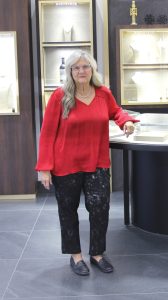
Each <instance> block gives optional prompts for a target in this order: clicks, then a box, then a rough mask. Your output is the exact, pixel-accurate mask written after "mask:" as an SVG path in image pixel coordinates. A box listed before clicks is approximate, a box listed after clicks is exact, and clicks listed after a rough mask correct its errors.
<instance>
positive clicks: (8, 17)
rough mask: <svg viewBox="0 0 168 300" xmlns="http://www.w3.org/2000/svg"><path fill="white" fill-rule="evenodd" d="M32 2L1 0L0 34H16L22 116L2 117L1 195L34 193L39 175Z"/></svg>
mask: <svg viewBox="0 0 168 300" xmlns="http://www.w3.org/2000/svg"><path fill="white" fill-rule="evenodd" d="M30 25H31V24H30V7H29V0H0V31H7V30H9V31H16V33H17V55H18V77H19V102H20V115H19V116H14V115H13V116H5V115H0V195H6V194H9V195H11V194H33V193H35V180H36V176H37V175H36V173H35V171H34V165H35V153H36V151H35V138H34V117H33V112H34V107H33V84H32V82H33V78H32V59H31V35H30V34H31V26H30Z"/></svg>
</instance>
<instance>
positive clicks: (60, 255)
mask: <svg viewBox="0 0 168 300" xmlns="http://www.w3.org/2000/svg"><path fill="white" fill-rule="evenodd" d="M163 254H166V255H168V252H166V253H165V252H162V253H151V254H123V255H122V254H121V255H120V254H112V255H110V258H113V257H137V256H159V255H163ZM69 255H70V254H62V253H60V254H56V255H55V256H53V257H51V256H50V257H23V258H22V259H21V260H22V261H28V260H30V261H31V260H36V261H41V260H43V261H53V260H55V259H59V260H60V259H62V260H64V259H67V258H68V257H69ZM83 256H84V257H85V259H86V260H87V259H89V255H87V254H85V255H83ZM0 260H16V259H14V258H11V259H9V258H8V259H5V258H4V259H0Z"/></svg>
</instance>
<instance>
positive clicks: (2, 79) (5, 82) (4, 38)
mask: <svg viewBox="0 0 168 300" xmlns="http://www.w3.org/2000/svg"><path fill="white" fill-rule="evenodd" d="M0 114H19V95H18V71H17V49H16V32H9V31H6V32H2V31H1V32H0Z"/></svg>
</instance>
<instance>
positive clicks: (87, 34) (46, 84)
mask: <svg viewBox="0 0 168 300" xmlns="http://www.w3.org/2000/svg"><path fill="white" fill-rule="evenodd" d="M92 2H93V1H92V0H77V1H74V0H72V1H65V0H62V1H57V0H54V1H53V0H39V1H38V12H39V32H40V60H41V90H42V107H43V112H44V110H45V107H46V104H47V102H48V99H49V96H50V95H51V93H52V91H53V90H54V89H55V88H56V87H59V86H61V85H62V84H63V81H64V78H65V74H64V72H65V65H64V63H65V62H66V58H67V57H68V56H69V55H70V54H71V53H72V51H74V50H75V49H77V48H80V49H84V50H86V51H88V52H90V53H92V54H93V9H92V6H93V3H92Z"/></svg>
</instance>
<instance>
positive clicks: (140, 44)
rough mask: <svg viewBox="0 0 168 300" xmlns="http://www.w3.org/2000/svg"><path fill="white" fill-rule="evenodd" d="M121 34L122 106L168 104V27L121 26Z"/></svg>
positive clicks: (120, 75)
mask: <svg viewBox="0 0 168 300" xmlns="http://www.w3.org/2000/svg"><path fill="white" fill-rule="evenodd" d="M123 27H124V26H123ZM118 35H119V38H118V41H119V53H120V56H119V61H120V64H119V67H120V70H119V80H120V83H119V87H120V88H119V89H120V96H119V97H120V100H121V104H122V105H156V104H157V105H163V104H168V28H166V27H161V26H160V25H159V26H155V25H153V26H152V27H149V26H148V27H145V26H136V28H131V26H128V28H126V26H125V27H124V28H122V26H121V27H120V28H119V33H118Z"/></svg>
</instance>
